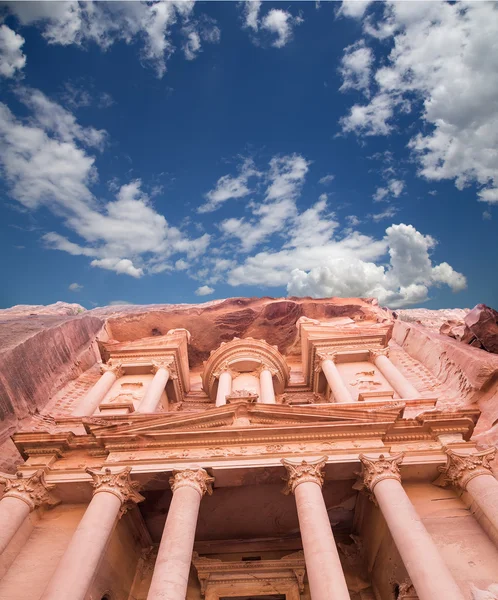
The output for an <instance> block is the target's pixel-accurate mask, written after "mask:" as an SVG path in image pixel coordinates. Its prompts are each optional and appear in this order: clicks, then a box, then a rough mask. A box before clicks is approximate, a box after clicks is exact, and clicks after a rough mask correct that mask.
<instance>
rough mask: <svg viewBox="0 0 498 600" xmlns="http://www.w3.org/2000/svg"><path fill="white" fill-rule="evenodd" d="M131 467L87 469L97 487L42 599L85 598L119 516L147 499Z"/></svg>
mask: <svg viewBox="0 0 498 600" xmlns="http://www.w3.org/2000/svg"><path fill="white" fill-rule="evenodd" d="M130 471H131V467H126V468H125V469H123V470H122V471H119V472H117V473H112V472H111V471H110V469H105V471H104V472H103V473H100V472H95V471H92V470H90V469H87V473H89V474H90V475H91V476H92V478H93V487H94V488H95V491H94V493H93V498H92V501H91V502H90V504H89V505H88V508H87V509H86V511H85V514H84V515H83V518H82V519H81V521H80V523H79V525H78V527H77V529H76V531H75V532H74V534H73V537H72V538H71V541H70V542H69V546H68V547H67V549H66V551H65V553H64V554H63V556H62V558H61V559H60V561H59V564H58V565H57V568H56V570H55V572H54V574H53V575H52V577H51V579H50V581H49V583H48V585H47V587H46V588H45V591H44V592H43V595H42V596H41V598H40V600H68V598H70V599H71V600H85V598H86V597H87V594H88V590H89V589H90V586H91V585H92V582H93V580H94V578H95V575H96V574H97V570H98V567H99V564H100V562H101V560H102V558H103V556H104V553H105V549H106V546H107V543H108V542H109V539H110V537H111V534H112V532H113V530H114V527H115V525H116V523H117V521H118V518H119V517H120V516H121V514H123V512H125V511H126V510H127V508H128V507H129V506H130V505H133V504H135V503H137V502H141V501H142V500H144V498H143V496H141V495H140V494H139V493H138V491H137V487H138V483H137V482H136V481H131V479H130Z"/></svg>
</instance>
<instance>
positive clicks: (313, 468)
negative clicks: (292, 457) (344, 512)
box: [282, 456, 350, 600]
mask: <svg viewBox="0 0 498 600" xmlns="http://www.w3.org/2000/svg"><path fill="white" fill-rule="evenodd" d="M326 461H327V457H326V456H324V457H323V458H321V459H319V460H317V461H313V462H306V461H305V460H303V461H302V462H301V464H296V463H293V462H291V461H289V460H285V459H284V460H282V464H283V465H284V467H285V468H286V469H287V474H288V478H287V488H286V489H285V490H284V492H285V493H286V494H290V493H293V494H294V496H295V498H296V507H297V515H298V518H299V529H300V532H301V540H302V542H303V550H304V559H305V562H306V571H307V573H308V581H309V584H310V592H311V597H312V598H313V600H350V596H349V592H348V587H347V585H346V579H345V578H344V572H343V570H342V566H341V561H340V559H339V554H338V552H337V546H336V544H335V540H334V534H333V533H332V528H331V526H330V520H329V516H328V513H327V508H326V506H325V501H324V499H323V495H322V485H323V467H324V466H325V463H326Z"/></svg>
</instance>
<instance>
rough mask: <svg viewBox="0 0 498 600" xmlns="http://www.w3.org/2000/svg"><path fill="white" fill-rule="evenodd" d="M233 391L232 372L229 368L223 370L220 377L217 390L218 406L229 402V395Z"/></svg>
mask: <svg viewBox="0 0 498 600" xmlns="http://www.w3.org/2000/svg"><path fill="white" fill-rule="evenodd" d="M231 392H232V374H231V373H230V370H229V369H226V370H224V371H222V372H221V373H220V375H219V378H218V391H217V392H216V406H223V405H224V404H226V403H227V396H229V395H230V393H231Z"/></svg>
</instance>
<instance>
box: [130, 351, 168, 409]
mask: <svg viewBox="0 0 498 600" xmlns="http://www.w3.org/2000/svg"><path fill="white" fill-rule="evenodd" d="M168 367H170V364H169V363H167V362H165V363H154V364H153V366H152V372H153V373H154V378H153V379H152V381H151V382H150V383H149V385H148V387H147V390H146V392H145V395H144V397H143V399H142V401H141V402H140V404H139V406H138V411H137V412H140V413H154V412H156V410H157V407H158V406H159V403H160V402H161V396H162V395H163V392H164V389H165V388H166V384H167V383H168V379H169V377H170V370H169V368H168Z"/></svg>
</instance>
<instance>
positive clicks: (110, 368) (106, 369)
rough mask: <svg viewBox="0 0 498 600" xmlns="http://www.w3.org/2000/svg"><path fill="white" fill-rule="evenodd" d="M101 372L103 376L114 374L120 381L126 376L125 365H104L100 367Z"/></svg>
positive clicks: (120, 363)
mask: <svg viewBox="0 0 498 600" xmlns="http://www.w3.org/2000/svg"><path fill="white" fill-rule="evenodd" d="M100 372H101V373H102V374H104V373H112V374H113V375H115V376H116V378H117V379H119V378H120V377H123V375H124V369H123V363H122V362H112V361H109V362H108V363H107V364H103V365H101V366H100Z"/></svg>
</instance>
